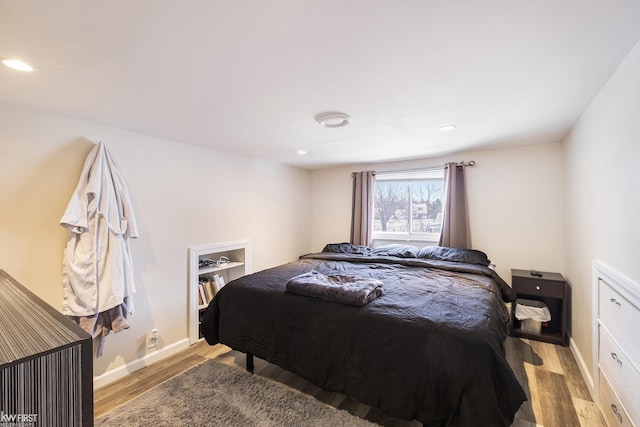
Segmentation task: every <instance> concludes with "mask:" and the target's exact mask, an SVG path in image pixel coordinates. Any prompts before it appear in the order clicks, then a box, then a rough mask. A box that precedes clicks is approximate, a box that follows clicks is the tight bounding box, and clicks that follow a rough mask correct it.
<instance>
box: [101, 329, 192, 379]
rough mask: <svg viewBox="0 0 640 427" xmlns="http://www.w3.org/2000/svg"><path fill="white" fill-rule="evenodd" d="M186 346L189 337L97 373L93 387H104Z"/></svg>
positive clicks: (187, 345)
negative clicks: (122, 364) (117, 366)
mask: <svg viewBox="0 0 640 427" xmlns="http://www.w3.org/2000/svg"><path fill="white" fill-rule="evenodd" d="M188 347H189V339H188V338H185V339H183V340H180V341H178V342H176V343H173V344H171V345H169V346H167V347H164V348H162V349H159V350H158V351H154V352H153V353H150V354H148V355H146V356H144V357H143V358H142V359H136V360H134V361H132V362H129V363H127V364H126V365H124V366H120V367H119V368H115V369H112V370H111V371H107V372H105V373H104V374H101V375H98V376H97V377H93V388H94V389H97V388H100V387H104V386H105V385H107V384H109V383H112V382H114V381H116V380H118V379H120V378H123V377H126V376H127V375H129V374H130V373H132V372H135V371H137V370H139V369H142V368H144V367H145V366H149V365H150V364H152V363H153V362H157V361H159V360H162V359H165V358H167V357H169V356H172V355H174V354H175V353H177V352H179V351H182V350H184V349H186V348H188Z"/></svg>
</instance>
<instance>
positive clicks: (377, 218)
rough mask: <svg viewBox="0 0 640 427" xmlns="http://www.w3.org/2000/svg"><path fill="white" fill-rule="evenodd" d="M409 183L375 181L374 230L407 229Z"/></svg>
mask: <svg viewBox="0 0 640 427" xmlns="http://www.w3.org/2000/svg"><path fill="white" fill-rule="evenodd" d="M408 191H409V183H408V182H406V181H376V191H375V198H374V202H373V209H374V210H373V215H374V216H373V221H374V228H373V229H374V231H375V230H379V231H401V229H402V228H404V231H406V229H407V212H408V210H409V209H408V208H409V197H408Z"/></svg>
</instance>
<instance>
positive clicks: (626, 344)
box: [598, 280, 640, 361]
mask: <svg viewBox="0 0 640 427" xmlns="http://www.w3.org/2000/svg"><path fill="white" fill-rule="evenodd" d="M598 286H599V288H600V289H599V291H600V292H599V295H600V296H599V304H598V306H599V313H598V319H599V320H600V324H602V325H604V326H605V327H606V328H607V330H608V331H609V332H610V333H611V335H612V336H613V337H614V338H615V339H616V341H618V343H619V344H620V346H622V348H624V350H625V351H626V353H627V354H628V355H629V357H630V358H631V359H632V360H637V361H640V328H639V327H638V325H640V310H638V308H637V307H636V306H634V305H633V304H632V303H631V302H629V300H627V299H626V298H625V297H623V296H622V295H621V294H620V293H619V292H617V291H616V290H615V289H613V288H612V287H611V286H609V285H608V284H607V283H606V282H604V281H602V280H600V281H599V284H598Z"/></svg>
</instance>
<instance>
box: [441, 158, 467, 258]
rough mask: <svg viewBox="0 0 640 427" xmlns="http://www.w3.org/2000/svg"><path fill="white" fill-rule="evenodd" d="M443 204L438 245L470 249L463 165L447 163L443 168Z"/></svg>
mask: <svg viewBox="0 0 640 427" xmlns="http://www.w3.org/2000/svg"><path fill="white" fill-rule="evenodd" d="M444 179H445V184H444V204H443V206H442V232H441V233H440V242H439V245H440V246H449V247H452V248H463V249H471V235H470V233H469V220H468V219H467V200H466V199H467V198H466V191H465V185H464V165H459V164H456V163H447V168H446V170H445V178H444Z"/></svg>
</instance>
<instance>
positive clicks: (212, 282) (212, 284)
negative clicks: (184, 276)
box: [209, 274, 220, 296]
mask: <svg viewBox="0 0 640 427" xmlns="http://www.w3.org/2000/svg"><path fill="white" fill-rule="evenodd" d="M216 276H217V274H216ZM209 288H211V293H212V294H213V296H216V294H217V293H218V291H219V290H220V289H218V284H217V283H216V279H215V276H214V277H209Z"/></svg>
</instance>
